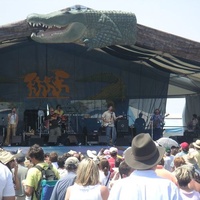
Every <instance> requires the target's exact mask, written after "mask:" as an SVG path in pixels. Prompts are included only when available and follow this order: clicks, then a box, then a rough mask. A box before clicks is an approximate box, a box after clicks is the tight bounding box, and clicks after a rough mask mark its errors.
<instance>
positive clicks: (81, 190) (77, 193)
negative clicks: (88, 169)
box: [69, 183, 102, 200]
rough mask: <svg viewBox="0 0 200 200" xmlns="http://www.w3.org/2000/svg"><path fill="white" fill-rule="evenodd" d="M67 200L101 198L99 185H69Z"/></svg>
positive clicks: (97, 199) (100, 199)
mask: <svg viewBox="0 0 200 200" xmlns="http://www.w3.org/2000/svg"><path fill="white" fill-rule="evenodd" d="M69 200H102V197H101V185H90V186H80V185H78V184H76V183H75V184H74V185H73V186H72V187H71V191H70V198H69Z"/></svg>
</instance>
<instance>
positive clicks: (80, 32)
mask: <svg viewBox="0 0 200 200" xmlns="http://www.w3.org/2000/svg"><path fill="white" fill-rule="evenodd" d="M72 8H75V9H72ZM27 21H28V22H29V24H30V25H31V26H38V27H41V31H39V32H38V33H32V35H31V38H32V39H33V40H35V41H37V42H41V43H70V42H75V43H76V42H77V43H84V44H86V46H88V48H89V49H93V48H102V47H105V46H110V45H134V44H135V42H136V27H137V21H136V17H135V15H134V14H133V13H125V12H120V11H119V12H117V11H97V10H93V9H89V8H85V7H77V6H75V7H71V8H68V9H67V10H62V11H57V12H54V13H50V14H46V15H42V14H41V15H40V14H31V15H29V16H28V17H27ZM42 29H44V31H43V30H42Z"/></svg>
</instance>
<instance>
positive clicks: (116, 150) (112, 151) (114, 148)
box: [109, 147, 118, 153]
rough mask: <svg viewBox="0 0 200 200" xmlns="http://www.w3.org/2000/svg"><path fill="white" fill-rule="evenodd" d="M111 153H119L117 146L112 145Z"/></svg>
mask: <svg viewBox="0 0 200 200" xmlns="http://www.w3.org/2000/svg"><path fill="white" fill-rule="evenodd" d="M109 151H110V153H118V149H117V148H116V147H110V150H109Z"/></svg>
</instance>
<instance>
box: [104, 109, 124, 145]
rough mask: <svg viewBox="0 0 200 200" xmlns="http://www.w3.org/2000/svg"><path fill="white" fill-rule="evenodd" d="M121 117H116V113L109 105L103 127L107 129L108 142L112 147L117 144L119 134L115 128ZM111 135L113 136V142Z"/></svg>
mask: <svg viewBox="0 0 200 200" xmlns="http://www.w3.org/2000/svg"><path fill="white" fill-rule="evenodd" d="M119 117H121V116H119ZM119 117H116V115H115V113H114V112H113V106H112V105H108V110H107V111H105V112H104V113H103V115H102V120H103V126H104V127H105V128H106V137H107V141H108V144H109V143H110V145H111V146H112V145H114V144H115V142H116V137H117V132H116V128H115V121H116V120H117V119H118V118H119ZM110 135H112V141H111V137H110Z"/></svg>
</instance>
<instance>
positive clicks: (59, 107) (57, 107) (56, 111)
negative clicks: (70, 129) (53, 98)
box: [54, 104, 64, 118]
mask: <svg viewBox="0 0 200 200" xmlns="http://www.w3.org/2000/svg"><path fill="white" fill-rule="evenodd" d="M54 113H55V114H57V116H58V117H59V118H62V116H63V114H64V111H63V110H62V108H61V105H59V104H58V105H57V106H56V110H55V111H54Z"/></svg>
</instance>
